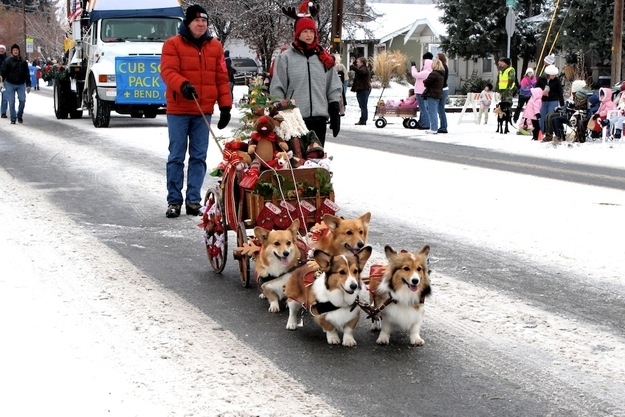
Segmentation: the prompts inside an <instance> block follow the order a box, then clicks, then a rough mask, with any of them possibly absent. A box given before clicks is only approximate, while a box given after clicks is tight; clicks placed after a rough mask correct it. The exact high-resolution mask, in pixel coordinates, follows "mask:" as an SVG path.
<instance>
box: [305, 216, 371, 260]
mask: <svg viewBox="0 0 625 417" xmlns="http://www.w3.org/2000/svg"><path fill="white" fill-rule="evenodd" d="M322 219H323V223H324V224H325V225H326V226H327V229H323V230H322V231H321V236H320V237H319V239H318V240H317V243H316V245H315V249H320V250H322V251H324V252H326V253H329V254H332V255H341V254H349V253H351V254H356V253H358V252H360V250H361V249H362V248H364V247H365V245H366V244H367V235H368V234H369V221H370V220H371V213H365V214H363V215H362V216H360V217H358V218H356V219H342V218H340V217H337V216H334V215H332V214H324V215H323V218H322Z"/></svg>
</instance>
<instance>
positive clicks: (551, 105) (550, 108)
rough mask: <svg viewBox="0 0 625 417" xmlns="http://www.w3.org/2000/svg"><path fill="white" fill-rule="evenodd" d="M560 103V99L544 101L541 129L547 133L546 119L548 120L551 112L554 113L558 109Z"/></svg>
mask: <svg viewBox="0 0 625 417" xmlns="http://www.w3.org/2000/svg"><path fill="white" fill-rule="evenodd" d="M559 105H560V103H558V101H557V100H556V101H543V104H542V106H541V108H540V120H539V123H540V130H541V131H542V132H543V133H545V120H547V115H548V114H549V113H553V112H554V111H555V110H556V107H558V106H559Z"/></svg>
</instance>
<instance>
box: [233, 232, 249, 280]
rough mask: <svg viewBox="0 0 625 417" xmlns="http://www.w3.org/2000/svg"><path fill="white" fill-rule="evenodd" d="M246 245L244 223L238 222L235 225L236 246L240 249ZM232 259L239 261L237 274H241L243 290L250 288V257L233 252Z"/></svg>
mask: <svg viewBox="0 0 625 417" xmlns="http://www.w3.org/2000/svg"><path fill="white" fill-rule="evenodd" d="M245 243H247V231H246V230H245V223H243V222H239V224H238V225H237V246H238V247H242V246H243V244H245ZM234 259H236V260H238V261H239V272H240V273H241V283H243V286H244V287H245V288H247V287H249V286H250V257H249V255H246V254H244V253H240V252H237V251H236V250H235V251H234Z"/></svg>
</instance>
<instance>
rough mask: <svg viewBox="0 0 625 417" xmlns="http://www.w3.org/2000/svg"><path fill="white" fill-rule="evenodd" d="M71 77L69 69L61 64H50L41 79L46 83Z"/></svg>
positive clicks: (44, 69)
mask: <svg viewBox="0 0 625 417" xmlns="http://www.w3.org/2000/svg"><path fill="white" fill-rule="evenodd" d="M67 77H69V69H68V68H67V67H65V66H63V65H60V64H48V65H46V66H45V67H43V71H41V78H43V80H44V81H51V80H64V79H66V78H67Z"/></svg>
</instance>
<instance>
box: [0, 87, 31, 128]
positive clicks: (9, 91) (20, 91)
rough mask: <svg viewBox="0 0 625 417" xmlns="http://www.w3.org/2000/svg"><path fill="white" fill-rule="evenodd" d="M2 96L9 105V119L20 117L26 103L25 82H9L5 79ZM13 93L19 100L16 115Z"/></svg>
mask: <svg viewBox="0 0 625 417" xmlns="http://www.w3.org/2000/svg"><path fill="white" fill-rule="evenodd" d="M4 88H6V91H5V92H4V97H5V98H6V100H7V103H8V105H9V113H10V118H11V121H12V122H14V121H15V119H21V118H22V116H23V115H24V106H25V105H26V84H25V83H24V84H11V83H9V82H7V81H5V82H4ZM15 93H17V100H18V102H19V104H18V106H17V116H16V115H15Z"/></svg>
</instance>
